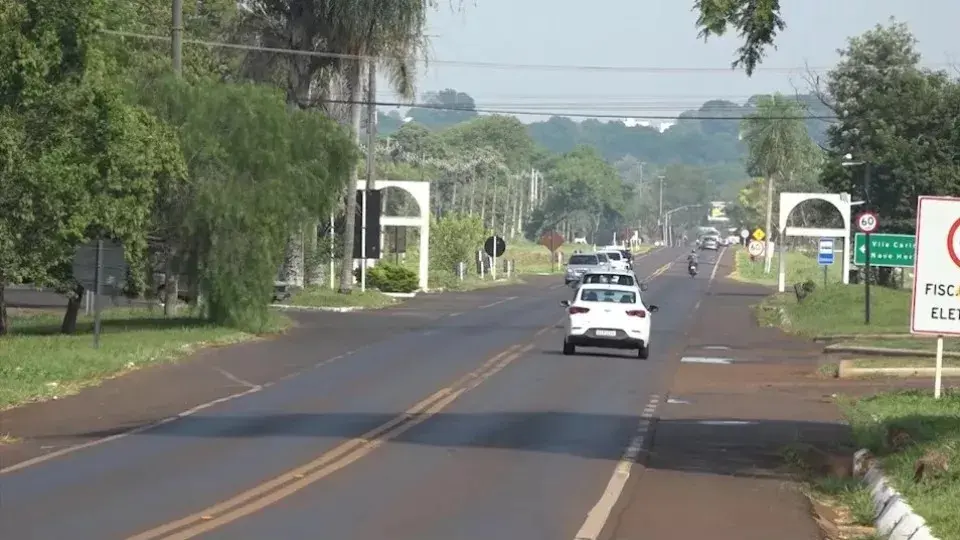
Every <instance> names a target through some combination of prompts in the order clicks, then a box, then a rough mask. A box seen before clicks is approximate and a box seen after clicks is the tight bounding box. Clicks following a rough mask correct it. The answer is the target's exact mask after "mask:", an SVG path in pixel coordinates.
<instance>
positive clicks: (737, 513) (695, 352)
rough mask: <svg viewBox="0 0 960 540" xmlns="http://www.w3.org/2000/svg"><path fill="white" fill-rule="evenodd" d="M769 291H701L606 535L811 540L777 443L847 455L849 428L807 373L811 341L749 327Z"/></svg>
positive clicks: (812, 361)
mask: <svg viewBox="0 0 960 540" xmlns="http://www.w3.org/2000/svg"><path fill="white" fill-rule="evenodd" d="M732 261H733V257H732V254H728V256H727V257H724V260H723V261H722V262H721V265H722V267H721V268H720V271H721V275H726V274H729V272H730V271H731V270H732V268H731V265H732ZM768 294H770V291H769V289H767V288H765V287H762V286H755V285H746V284H743V283H738V282H735V281H733V280H730V279H718V280H717V281H716V282H715V283H714V284H713V286H712V288H711V290H710V292H709V293H708V294H707V295H706V296H705V297H704V299H703V300H702V303H701V307H700V311H699V313H698V315H697V320H696V322H695V324H694V327H693V330H692V331H691V333H690V338H689V339H688V343H687V347H686V350H685V351H684V353H683V355H682V356H683V357H685V358H686V359H687V360H688V361H687V362H679V360H680V359H675V361H678V365H677V368H676V372H675V375H674V378H673V381H672V384H671V385H670V391H669V394H668V395H667V399H666V400H664V402H663V405H662V407H661V408H660V410H659V417H658V418H657V421H656V424H655V429H654V435H653V441H652V448H651V449H650V451H649V454H648V455H647V456H646V459H645V460H644V469H643V472H642V474H641V475H638V480H636V481H634V482H633V483H632V485H631V486H630V488H629V490H630V491H629V494H628V496H627V497H625V498H624V500H623V501H622V503H621V505H620V507H619V508H618V511H617V513H616V518H615V519H614V520H612V521H611V523H609V524H608V527H607V530H606V531H605V532H607V533H609V534H608V535H606V536H608V537H609V538H616V539H617V540H630V539H640V538H707V537H709V538H714V539H716V540H726V539H730V540H734V539H736V540H754V539H755V540H769V539H770V538H778V539H782V540H794V539H796V540H813V539H817V538H820V532H819V528H818V527H817V525H816V523H815V522H814V520H813V519H812V516H811V509H810V504H809V502H808V501H807V499H806V497H805V496H804V495H803V493H802V492H801V490H800V489H799V486H798V485H797V484H796V483H795V482H794V476H793V475H792V474H791V471H789V470H788V469H787V467H786V464H785V462H784V458H783V455H784V451H785V449H787V448H789V447H791V446H792V445H798V444H805V445H813V446H816V447H818V448H821V449H824V450H826V451H828V452H840V453H842V452H847V451H849V449H848V448H845V446H847V443H849V440H850V434H849V430H848V428H847V427H846V426H845V425H844V424H843V423H842V421H841V418H840V413H839V410H838V408H837V407H836V405H835V404H834V402H833V400H832V399H831V397H830V396H831V394H833V393H835V392H837V391H838V389H837V388H835V386H836V383H829V385H833V386H832V387H831V386H828V385H827V383H825V381H822V380H819V379H818V378H817V376H816V367H817V363H818V358H819V356H820V347H819V346H818V345H816V344H814V343H811V342H809V341H808V340H805V339H802V338H793V337H790V336H787V335H785V334H783V333H781V332H780V331H779V330H777V329H773V328H759V327H758V326H757V325H756V323H755V320H754V316H753V309H752V307H751V306H752V305H754V304H756V303H758V302H759V301H760V300H761V299H762V298H763V297H764V296H766V295H768ZM698 359H699V362H697V360H698Z"/></svg>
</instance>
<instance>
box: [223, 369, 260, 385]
mask: <svg viewBox="0 0 960 540" xmlns="http://www.w3.org/2000/svg"><path fill="white" fill-rule="evenodd" d="M213 369H215V370H217V371H219V372H220V374H221V375H223V376H224V377H226V378H228V379H230V380H231V381H233V382H235V383H237V384H239V385H240V386H246V387H247V388H250V389H258V390H259V389H260V385H259V384H253V383H252V382H250V381H245V380H243V379H241V378H240V377H237V376H236V375H234V374H233V373H230V372H229V371H227V370H225V369H223V368H221V367H217V366H214V367H213Z"/></svg>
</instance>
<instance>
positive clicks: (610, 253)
mask: <svg viewBox="0 0 960 540" xmlns="http://www.w3.org/2000/svg"><path fill="white" fill-rule="evenodd" d="M600 254H601V255H604V256H606V257H607V260H609V261H610V269H611V270H621V271H626V270H630V264H629V262H628V261H627V259H626V257H624V256H623V253H620V250H618V249H610V250H603V251H601V252H600Z"/></svg>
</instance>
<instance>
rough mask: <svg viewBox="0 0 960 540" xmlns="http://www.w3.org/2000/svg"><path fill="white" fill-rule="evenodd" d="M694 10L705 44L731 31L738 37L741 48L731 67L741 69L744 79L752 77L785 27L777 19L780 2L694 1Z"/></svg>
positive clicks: (777, 0) (745, 0)
mask: <svg viewBox="0 0 960 540" xmlns="http://www.w3.org/2000/svg"><path fill="white" fill-rule="evenodd" d="M694 10H695V11H697V12H698V13H699V15H698V17H697V27H698V28H699V29H700V37H702V38H703V39H704V41H706V40H707V39H708V38H709V37H711V36H723V35H724V34H726V33H727V31H728V30H729V29H731V28H732V29H734V30H736V31H737V32H738V33H739V35H740V38H741V39H742V40H743V44H742V45H741V46H740V48H738V49H737V58H736V60H734V61H733V63H732V67H734V68H736V67H743V68H744V70H745V71H746V72H747V75H752V74H753V71H754V69H756V67H757V65H758V64H759V63H760V61H761V60H762V59H763V57H764V55H765V52H766V49H767V47H770V46H772V45H773V42H774V39H775V38H776V37H777V33H778V32H780V31H782V30H783V29H784V28H786V26H787V25H786V23H785V22H784V21H783V18H781V17H780V0H696V1H695V2H694Z"/></svg>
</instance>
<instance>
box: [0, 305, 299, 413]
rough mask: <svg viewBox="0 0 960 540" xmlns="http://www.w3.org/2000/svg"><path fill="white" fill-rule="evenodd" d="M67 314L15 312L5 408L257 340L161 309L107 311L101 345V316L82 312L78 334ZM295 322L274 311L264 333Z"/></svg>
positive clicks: (0, 349) (4, 342)
mask: <svg viewBox="0 0 960 540" xmlns="http://www.w3.org/2000/svg"><path fill="white" fill-rule="evenodd" d="M62 316H63V315H62V313H49V312H46V313H36V312H33V313H29V312H21V311H17V312H13V313H12V317H11V334H10V335H9V336H7V337H4V338H0V410H2V409H6V408H9V407H13V406H16V405H20V404H23V403H28V402H32V401H44V400H48V399H52V398H58V397H63V396H66V395H69V394H72V393H75V392H76V391H78V390H79V389H81V388H83V387H85V386H90V385H95V384H97V383H99V382H100V381H102V380H104V379H106V378H110V377H112V376H115V375H118V374H121V373H123V372H127V371H130V370H133V369H138V368H141V367H145V366H149V365H152V364H158V363H163V362H172V361H175V360H178V359H180V358H182V357H184V356H187V355H189V354H190V353H191V352H192V351H194V350H195V349H197V348H199V347H202V346H209V345H225V344H230V343H237V342H241V341H246V340H250V339H254V338H255V337H256V336H255V335H254V334H250V333H246V332H241V331H238V330H234V329H231V328H224V327H219V326H215V325H211V324H209V323H206V322H204V321H202V320H199V319H195V318H189V317H176V318H169V319H167V318H163V315H162V313H160V312H159V311H152V310H146V309H119V308H118V309H111V310H107V311H104V312H103V321H102V332H101V336H100V348H99V349H94V348H93V319H92V317H84V316H81V317H80V318H79V320H78V322H77V332H76V334H74V335H61V334H59V333H58V332H59V329H60V321H61V318H62ZM289 324H290V320H289V319H288V318H286V317H284V316H282V315H280V314H276V313H273V314H272V315H271V320H270V324H269V325H268V326H266V327H265V328H264V329H263V332H264V333H275V332H280V331H282V330H284V329H285V328H286V327H287V326H288V325H289Z"/></svg>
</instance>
